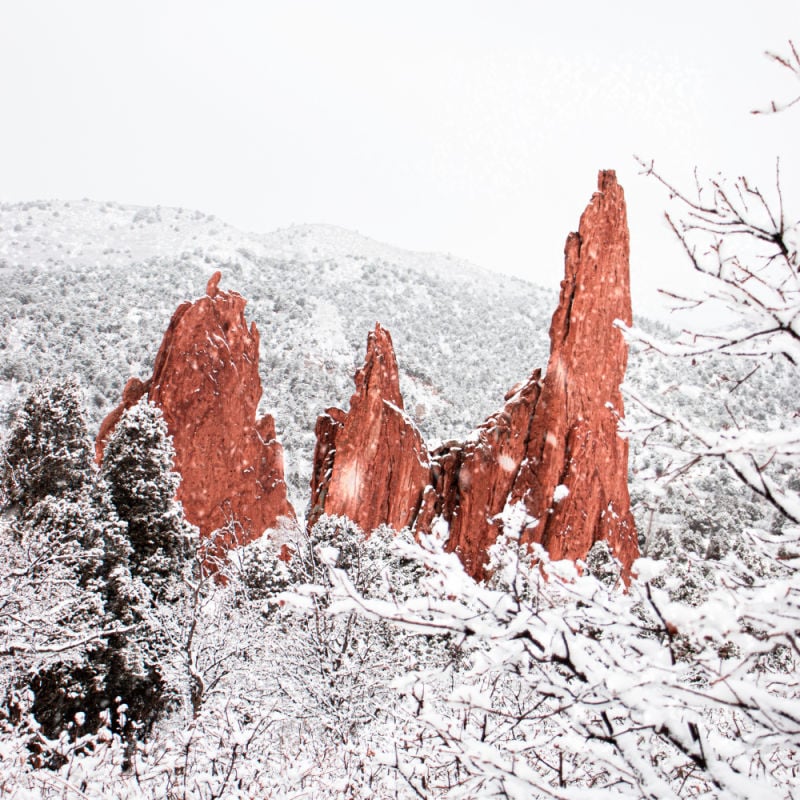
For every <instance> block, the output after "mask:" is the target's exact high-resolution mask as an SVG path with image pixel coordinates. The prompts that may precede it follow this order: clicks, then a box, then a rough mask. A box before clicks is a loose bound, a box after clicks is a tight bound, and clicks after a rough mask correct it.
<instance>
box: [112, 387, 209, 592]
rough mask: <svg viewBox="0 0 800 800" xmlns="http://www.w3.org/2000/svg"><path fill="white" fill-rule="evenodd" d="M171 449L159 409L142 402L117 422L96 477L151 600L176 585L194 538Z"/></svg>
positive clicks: (174, 587)
mask: <svg viewBox="0 0 800 800" xmlns="http://www.w3.org/2000/svg"><path fill="white" fill-rule="evenodd" d="M174 455H175V451H174V449H173V447H172V440H171V438H170V436H169V433H168V431H167V426H166V423H165V422H164V418H163V416H162V414H161V411H160V409H158V407H156V406H155V405H153V404H152V403H149V402H148V401H147V400H142V401H140V402H139V403H137V404H136V405H135V406H133V407H132V408H129V409H128V410H127V411H126V412H125V413H124V414H123V415H122V418H121V419H120V421H119V422H118V423H117V427H116V428H115V429H114V432H113V434H112V435H111V437H110V438H109V440H108V444H107V445H106V449H105V453H104V456H103V465H102V468H101V476H102V478H103V479H104V480H105V482H106V483H107V484H108V489H109V493H110V498H111V502H112V503H113V505H114V508H115V509H116V512H117V515H118V516H119V518H120V519H121V520H123V521H124V522H125V523H126V524H127V538H128V542H129V543H130V546H131V554H130V564H131V571H132V573H133V574H134V575H135V576H136V577H139V578H141V580H142V581H143V583H144V584H145V586H147V588H148V589H149V590H150V591H151V592H152V593H153V596H154V598H155V599H156V600H163V599H167V598H168V596H169V595H170V592H172V591H175V590H176V589H177V588H178V587H179V586H180V584H181V581H182V578H183V577H184V576H185V571H186V570H187V569H188V568H189V566H190V559H191V558H192V557H193V556H194V550H195V547H196V542H197V533H196V529H195V528H194V527H193V526H191V525H189V524H188V523H187V522H186V519H185V518H184V516H183V510H182V508H181V505H180V503H178V502H177V501H176V500H175V492H176V491H177V489H178V485H179V484H180V476H179V475H178V474H177V473H176V472H173V471H172V463H173V459H174Z"/></svg>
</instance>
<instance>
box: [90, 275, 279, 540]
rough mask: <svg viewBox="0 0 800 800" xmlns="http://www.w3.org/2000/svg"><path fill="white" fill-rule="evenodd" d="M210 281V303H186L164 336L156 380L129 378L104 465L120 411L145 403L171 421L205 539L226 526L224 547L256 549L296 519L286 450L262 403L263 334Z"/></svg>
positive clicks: (110, 421)
mask: <svg viewBox="0 0 800 800" xmlns="http://www.w3.org/2000/svg"><path fill="white" fill-rule="evenodd" d="M220 277H221V274H220V273H219V272H216V273H214V275H213V276H212V277H211V279H210V280H209V281H208V285H207V287H206V295H205V297H201V298H200V299H199V300H196V301H194V302H192V303H188V302H187V303H182V304H181V305H180V306H179V307H178V309H177V310H176V311H175V313H174V314H173V316H172V320H171V322H170V324H169V327H168V328H167V331H166V333H165V334H164V339H163V341H162V342H161V347H160V348H159V351H158V355H157V356H156V361H155V366H154V368H153V375H152V377H151V378H150V379H149V380H147V381H145V382H142V381H139V380H138V379H136V378H132V379H131V380H129V381H128V383H127V385H126V386H125V391H124V393H123V401H122V403H121V404H120V406H118V407H117V408H116V409H114V411H112V412H111V413H110V414H109V415H108V417H106V419H105V420H104V421H103V424H102V425H101V427H100V433H99V434H98V437H97V445H96V448H97V460H98V461H100V460H101V459H102V455H103V448H104V446H105V442H106V440H107V438H108V436H109V435H110V433H111V431H112V430H113V428H114V426H115V425H116V423H117V421H118V420H119V418H120V416H121V415H122V413H123V411H124V410H125V409H126V408H128V407H130V406H131V405H133V404H134V403H136V402H137V401H138V400H139V399H140V398H141V397H142V396H144V395H145V394H146V395H147V397H148V399H149V400H151V401H152V402H153V403H155V404H156V405H157V406H158V407H159V408H160V409H161V411H162V413H163V414H164V419H165V421H166V423H167V428H168V430H169V432H170V434H171V436H172V440H173V445H174V447H175V470H176V472H179V473H180V475H181V478H182V480H181V484H180V488H179V489H178V499H179V500H180V501H181V502H182V504H183V508H184V512H185V514H186V518H187V519H188V520H189V521H190V522H192V523H194V524H195V525H197V526H198V527H199V528H200V532H201V534H202V535H204V536H208V535H209V534H211V533H212V532H214V531H216V530H218V529H222V528H225V527H226V526H228V527H229V529H230V531H231V534H232V535H230V536H228V539H227V541H226V543H225V544H226V546H230V545H232V544H234V543H243V542H249V541H252V540H253V539H255V538H257V537H259V536H260V535H261V534H262V533H263V532H264V530H266V529H267V528H271V527H274V526H275V525H276V523H277V522H278V520H279V518H281V517H290V518H294V510H293V509H292V507H291V505H290V504H289V502H288V500H287V497H286V484H285V482H284V477H283V448H282V447H281V445H280V443H279V442H278V440H277V439H276V437H275V422H274V420H273V419H272V417H270V416H269V415H265V416H263V417H261V418H260V419H256V411H257V408H258V401H259V400H260V398H261V380H260V378H259V375H258V359H259V335H258V330H257V329H256V325H255V323H253V324H252V325H250V327H248V325H247V321H246V320H245V316H244V307H245V304H246V302H247V301H246V300H245V299H244V298H243V297H242V296H241V295H239V294H237V293H236V292H225V291H221V290H220V289H219V281H220Z"/></svg>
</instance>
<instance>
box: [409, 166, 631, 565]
mask: <svg viewBox="0 0 800 800" xmlns="http://www.w3.org/2000/svg"><path fill="white" fill-rule="evenodd" d="M598 188H599V191H598V192H597V193H596V194H595V195H594V196H593V198H592V200H591V202H590V204H589V206H588V207H587V209H586V211H585V212H584V214H583V216H582V217H581V221H580V227H579V232H578V233H572V234H570V235H569V237H568V238H567V244H566V249H565V257H566V265H565V272H566V275H565V278H564V280H563V282H562V284H561V298H560V301H559V304H558V308H557V309H556V312H555V314H554V315H553V320H552V324H551V327H550V343H551V352H550V360H549V363H548V367H547V374H546V376H545V378H544V380H543V381H540V380H539V373H538V371H537V372H534V374H533V375H532V376H531V378H530V379H529V380H528V382H527V383H526V384H525V385H524V386H523V388H522V389H520V390H516V389H515V390H512V391H511V392H510V393H509V395H507V396H506V399H507V401H508V402H507V403H506V405H505V407H504V409H503V410H502V411H501V412H499V413H498V414H495V415H494V416H492V417H489V419H488V420H487V421H486V422H485V423H484V424H483V425H481V427H480V428H478V430H477V432H476V434H475V435H473V436H472V437H470V439H468V440H467V442H466V443H464V444H462V445H457V444H456V445H453V444H451V445H448V446H446V447H445V448H442V449H440V450H439V451H437V452H435V453H434V454H433V466H432V476H433V480H432V484H431V486H429V487H428V488H427V489H426V492H425V500H424V504H423V508H422V511H421V513H420V515H419V518H418V520H417V524H416V530H417V532H429V531H430V530H431V529H432V527H433V523H434V520H435V518H436V517H440V518H441V519H443V520H444V521H446V522H447V523H448V524H449V539H448V542H447V548H448V549H449V550H452V551H455V552H457V553H459V554H460V556H461V559H462V561H463V562H464V566H465V569H466V570H467V572H469V573H470V574H471V575H472V576H473V577H475V578H477V579H481V578H483V577H485V569H484V568H485V563H486V559H487V550H488V548H489V547H490V546H491V545H492V544H493V543H494V541H495V539H496V538H497V535H498V533H499V532H500V531H501V530H502V529H503V519H502V516H503V512H504V511H506V510H508V511H511V510H512V509H513V508H514V507H515V506H517V507H518V508H519V510H520V511H521V512H522V513H521V514H519V513H518V514H516V515H513V514H512V516H515V519H516V520H520V521H521V522H522V525H523V528H522V530H521V531H519V533H520V534H521V541H522V542H523V543H528V544H531V543H539V544H541V545H543V546H544V548H545V549H546V550H547V551H548V553H549V554H550V556H551V558H553V559H554V560H557V559H563V558H569V559H573V560H575V559H584V558H585V557H586V555H587V554H588V552H589V550H590V549H591V547H592V545H593V544H594V543H595V542H596V541H598V540H600V539H602V540H606V541H607V542H608V543H609V545H610V546H611V549H612V551H613V553H614V555H615V556H616V557H617V558H618V559H619V560H620V562H621V563H622V566H623V576H624V577H625V578H626V579H627V577H628V575H629V574H630V566H631V564H632V562H633V561H634V560H635V559H636V558H637V557H638V544H637V538H636V530H635V527H634V522H633V517H632V516H631V512H630V500H629V497H628V482H627V481H628V444H627V441H626V440H625V439H622V438H621V437H620V436H619V435H618V433H617V421H618V418H619V417H621V416H622V414H623V405H622V396H621V394H620V391H619V385H620V383H621V382H622V379H623V377H624V374H625V366H626V363H627V346H626V344H625V341H624V339H623V337H622V334H621V332H620V331H619V330H618V329H617V328H615V327H614V321H615V320H616V319H621V320H624V321H625V322H626V323H628V324H630V323H631V301H630V286H629V266H628V255H629V245H628V227H627V221H626V215H625V199H624V196H623V193H622V189H621V188H620V186H619V185H618V184H617V181H616V176H615V174H614V173H613V172H611V171H608V172H601V173H600V175H599V187H598Z"/></svg>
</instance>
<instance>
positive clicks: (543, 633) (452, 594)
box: [333, 541, 800, 798]
mask: <svg viewBox="0 0 800 800" xmlns="http://www.w3.org/2000/svg"><path fill="white" fill-rule="evenodd" d="M496 555H497V559H496V561H495V564H494V567H495V570H496V581H495V585H494V587H489V586H486V585H481V584H476V583H474V582H473V581H472V580H470V579H469V578H468V577H467V576H466V575H465V574H464V573H463V571H462V570H461V568H460V566H459V565H458V563H457V562H456V560H455V558H454V557H453V556H452V555H444V554H442V553H437V552H432V551H428V550H425V549H424V548H421V547H417V546H414V545H408V546H406V552H405V557H407V558H412V557H415V558H417V559H419V560H420V563H421V564H423V565H424V566H425V568H426V570H427V575H426V577H425V579H424V582H425V584H426V586H427V587H428V588H429V589H430V591H429V593H428V594H427V596H426V597H422V596H419V597H417V598H412V599H410V600H408V601H406V602H404V603H400V604H396V603H393V602H390V601H386V600H374V599H368V598H365V597H363V596H362V595H360V594H359V593H358V592H357V591H356V590H355V588H354V587H353V586H352V584H350V583H349V581H348V580H347V577H346V575H345V574H344V573H342V572H338V571H336V570H333V574H334V575H335V577H336V580H337V581H338V587H339V591H340V593H341V595H342V600H341V601H340V603H341V607H342V608H353V609H359V610H360V611H361V613H364V614H368V615H370V616H373V617H374V618H377V619H384V620H393V621H395V622H396V623H397V624H400V625H402V626H404V627H405V628H407V629H409V630H416V631H420V632H425V633H426V634H430V633H433V632H439V633H447V634H449V635H451V636H454V637H458V638H459V639H460V640H461V642H462V644H463V646H464V648H466V649H467V650H468V651H469V652H470V653H471V663H470V667H469V668H468V669H465V670H462V671H459V672H453V673H451V679H452V685H451V686H450V687H449V688H448V690H447V691H446V692H443V691H442V687H443V683H442V680H441V674H440V673H439V672H438V671H435V670H434V671H430V670H420V671H417V672H415V673H409V674H408V675H406V676H404V677H403V678H402V679H400V680H398V681H396V687H397V688H398V690H399V691H400V693H401V694H402V695H404V696H405V697H406V698H407V700H409V701H411V704H412V707H413V712H406V713H407V714H408V717H407V719H406V727H404V726H402V725H400V726H398V729H397V739H396V743H395V746H394V747H393V748H392V752H391V753H389V754H387V758H389V759H390V760H395V762H396V764H397V767H398V770H399V771H400V772H401V773H402V774H403V775H405V776H407V779H408V782H409V786H410V787H413V789H415V790H416V791H417V793H418V794H419V795H420V796H431V795H433V796H439V795H447V796H448V797H478V796H480V797H518V798H528V797H532V796H534V797H540V796H548V797H558V798H578V797H586V796H591V797H604V796H607V797H610V796H620V797H658V798H664V797H730V798H752V797H756V796H758V797H788V796H791V792H792V791H793V790H792V789H791V788H790V787H791V784H792V781H793V780H794V777H793V776H794V775H795V774H796V772H797V770H798V769H800V755H799V754H800V694H799V693H798V679H797V674H796V670H795V664H796V658H797V655H798V649H797V648H798V631H800V584H799V583H798V574H797V568H798V565H800V561H798V560H797V559H793V560H783V561H782V562H781V573H782V575H781V577H780V578H777V579H773V580H771V581H769V582H768V583H767V582H762V583H756V584H754V585H753V586H749V587H744V586H741V585H733V584H730V583H728V582H726V581H725V580H720V581H719V583H718V585H717V586H716V588H715V589H714V590H713V591H711V592H710V593H709V595H708V597H707V598H706V599H705V600H704V601H703V602H702V603H700V604H698V605H696V606H689V605H686V604H684V603H681V602H675V601H673V600H671V599H670V597H669V594H668V593H667V592H666V591H665V590H663V589H659V588H656V586H655V585H654V579H655V578H656V577H657V576H658V573H659V570H660V569H661V568H662V566H660V565H659V564H658V563H657V562H653V561H649V560H647V559H641V560H640V561H639V562H638V563H637V571H638V578H636V579H635V580H634V581H633V583H632V585H631V587H630V589H629V591H628V592H627V593H620V592H619V591H613V590H612V591H609V589H608V588H607V586H605V585H604V584H603V582H602V581H600V580H598V579H597V578H595V577H593V576H591V575H588V574H584V575H582V576H581V575H579V574H578V573H577V571H576V570H575V569H574V568H573V567H572V565H565V564H564V563H558V564H547V563H546V561H545V554H543V553H539V554H538V555H539V557H540V558H541V561H539V562H538V563H531V558H530V557H529V556H528V555H527V554H523V555H522V557H520V554H519V553H518V551H517V549H516V548H515V547H514V543H513V541H512V542H508V541H506V542H503V543H501V546H500V547H498V548H497V549H496ZM545 576H546V577H545ZM423 594H424V593H423ZM401 731H406V732H408V735H407V738H405V739H403V738H402V736H401Z"/></svg>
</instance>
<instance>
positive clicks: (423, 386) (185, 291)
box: [0, 200, 561, 499]
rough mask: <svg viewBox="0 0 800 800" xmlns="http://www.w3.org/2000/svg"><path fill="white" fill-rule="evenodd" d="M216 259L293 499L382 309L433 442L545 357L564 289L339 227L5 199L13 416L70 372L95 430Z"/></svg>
mask: <svg viewBox="0 0 800 800" xmlns="http://www.w3.org/2000/svg"><path fill="white" fill-rule="evenodd" d="M217 268H219V269H221V270H222V273H223V278H222V286H223V287H224V288H225V289H230V290H234V291H237V292H239V293H240V294H242V295H243V296H244V297H246V298H247V299H248V307H247V315H248V319H249V320H254V321H255V322H256V324H257V326H258V328H259V331H260V332H261V378H262V383H263V386H264V396H263V400H262V409H261V410H262V411H269V413H271V414H273V415H274V416H275V419H276V424H277V429H278V435H279V437H280V438H281V440H282V441H283V443H284V446H285V449H286V467H287V478H288V482H289V486H290V491H292V493H293V494H294V495H295V499H296V498H298V497H304V496H305V495H306V491H307V486H308V476H309V464H310V459H311V455H312V452H313V428H314V421H315V419H316V416H317V415H318V414H319V413H320V412H321V411H322V410H323V409H324V408H325V407H327V406H331V405H339V406H342V405H344V406H345V407H346V405H347V401H348V399H349V397H350V394H351V392H352V376H353V372H354V369H355V367H356V366H357V365H358V364H360V362H361V360H362V359H363V354H364V346H365V342H366V336H367V332H368V331H369V330H370V329H371V328H372V327H373V326H374V324H375V322H376V321H380V322H381V324H383V325H384V326H386V327H387V328H388V329H389V330H390V331H391V332H392V336H393V338H394V341H395V346H396V350H397V355H398V360H399V363H400V370H401V376H402V390H403V393H404V397H405V402H406V407H407V409H408V411H409V413H410V414H411V415H412V417H413V418H414V419H415V421H416V422H417V424H418V425H419V427H420V429H421V430H422V432H423V434H424V435H425V437H426V439H428V440H429V441H435V440H437V439H446V438H449V437H456V436H463V435H464V434H465V433H466V432H467V431H469V430H470V429H472V428H473V427H474V426H475V425H477V424H478V423H480V422H481V421H482V420H483V418H484V417H485V416H486V415H487V414H489V413H491V412H493V411H494V410H496V408H497V407H499V405H500V404H501V403H502V399H503V395H504V394H505V392H506V391H507V390H508V388H509V387H511V386H512V385H514V384H515V383H517V382H518V381H520V380H522V379H524V378H525V377H527V375H528V374H529V373H530V371H531V369H533V368H534V367H535V366H543V365H544V364H545V363H546V359H547V353H548V349H549V343H548V338H547V332H548V328H549V324H550V315H551V314H552V311H553V308H554V307H555V298H554V296H553V295H552V293H550V292H547V291H545V290H543V289H540V288H537V287H535V286H532V285H531V284H528V283H526V282H524V281H521V280H518V279H515V278H510V277H506V276H502V275H497V274H492V273H489V272H486V271H484V270H481V269H479V268H478V267H476V266H474V265H472V264H469V263H467V262H464V261H461V260H459V259H457V258H454V257H453V256H449V255H441V254H435V253H415V252H409V251H404V250H401V249H398V248H396V247H392V246H390V245H385V244H381V243H379V242H376V241H373V240H371V239H368V238H366V237H364V236H361V235H359V234H357V233H354V232H351V231H347V230H343V229H341V228H337V227H334V226H330V225H302V226H294V227H291V228H286V229H282V230H278V231H274V232H272V233H268V234H263V235H259V234H251V233H244V232H241V231H238V230H236V229H235V228H232V227H231V226H229V225H226V224H225V223H223V222H221V221H219V220H217V219H215V218H214V217H209V216H206V215H204V214H202V213H200V212H196V211H187V210H184V209H174V208H140V207H133V206H123V205H119V204H116V203H97V202H92V201H88V200H83V201H78V202H33V203H20V204H13V205H3V206H2V207H0V279H2V282H3V285H4V287H5V290H4V295H5V300H4V302H3V303H2V305H1V306H0V392H2V395H1V396H2V401H3V409H4V410H5V415H4V417H3V419H4V420H7V409H8V407H9V403H10V402H12V401H13V400H15V399H16V398H18V397H19V396H20V394H21V393H22V392H24V390H25V388H26V387H27V385H29V384H30V383H31V382H32V381H35V380H36V379H38V378H41V377H44V376H51V377H52V376H59V375H63V374H66V373H70V372H75V373H77V374H78V375H79V377H80V379H81V383H82V385H83V386H84V387H85V389H86V392H87V401H88V409H89V415H90V419H91V422H92V424H94V425H97V424H98V423H99V421H100V419H101V418H102V416H103V415H104V414H105V413H106V412H107V411H108V410H109V409H110V408H111V407H113V406H114V405H115V404H116V403H117V402H118V400H119V398H120V396H121V391H122V387H123V385H124V383H125V381H126V380H127V378H128V377H130V376H131V375H139V376H144V375H146V374H149V372H150V370H151V368H152V363H153V359H154V357H155V353H156V351H157V349H158V345H159V343H160V341H161V336H162V334H163V332H164V330H165V329H166V326H167V324H168V322H169V319H170V317H171V315H172V312H173V311H174V309H175V308H176V307H177V305H178V304H179V303H180V302H181V301H183V300H187V299H192V298H195V297H197V296H200V295H202V293H203V291H204V287H205V284H206V281H207V279H208V278H209V276H210V275H211V273H212V272H213V271H214V270H215V269H217ZM553 269H554V270H561V265H560V264H554V265H553Z"/></svg>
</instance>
